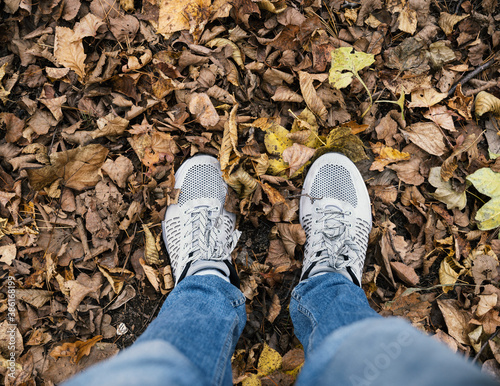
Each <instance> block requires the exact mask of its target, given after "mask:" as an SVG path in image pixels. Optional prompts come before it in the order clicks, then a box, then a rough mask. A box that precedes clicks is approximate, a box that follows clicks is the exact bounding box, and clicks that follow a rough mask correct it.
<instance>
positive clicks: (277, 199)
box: [259, 182, 285, 205]
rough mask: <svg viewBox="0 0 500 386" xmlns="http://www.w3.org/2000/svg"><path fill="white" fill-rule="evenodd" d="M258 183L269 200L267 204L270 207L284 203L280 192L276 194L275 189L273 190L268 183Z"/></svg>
mask: <svg viewBox="0 0 500 386" xmlns="http://www.w3.org/2000/svg"><path fill="white" fill-rule="evenodd" d="M259 183H260V186H261V187H262V190H264V192H265V193H266V194H267V197H268V198H269V202H270V203H271V205H275V204H278V203H284V202H285V198H284V197H283V196H282V195H281V193H280V192H278V191H277V190H276V189H274V188H273V187H272V186H271V185H269V184H268V183H266V182H264V183H261V182H259Z"/></svg>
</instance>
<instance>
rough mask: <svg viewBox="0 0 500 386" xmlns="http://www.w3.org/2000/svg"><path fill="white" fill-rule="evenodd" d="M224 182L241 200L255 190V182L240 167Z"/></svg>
mask: <svg viewBox="0 0 500 386" xmlns="http://www.w3.org/2000/svg"><path fill="white" fill-rule="evenodd" d="M225 180H226V182H227V184H228V185H229V186H230V187H232V188H233V189H234V190H235V191H236V192H238V193H239V195H240V197H241V198H245V197H248V196H249V195H250V194H252V193H253V191H254V190H255V189H257V184H258V182H257V180H256V179H255V178H253V177H252V176H251V175H250V174H248V173H247V172H246V171H245V170H244V169H243V168H241V167H240V168H239V169H238V170H237V171H236V172H235V173H233V174H231V175H230V176H229V177H228V178H226V179H225Z"/></svg>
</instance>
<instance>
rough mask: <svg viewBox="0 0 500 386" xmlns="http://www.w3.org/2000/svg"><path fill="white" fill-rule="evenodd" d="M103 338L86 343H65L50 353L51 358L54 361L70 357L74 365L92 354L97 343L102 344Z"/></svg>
mask: <svg viewBox="0 0 500 386" xmlns="http://www.w3.org/2000/svg"><path fill="white" fill-rule="evenodd" d="M102 338H103V337H102V335H97V336H94V337H93V338H91V339H88V340H86V341H82V340H77V341H76V342H74V343H69V342H67V343H63V344H62V345H61V346H57V347H55V348H54V349H53V350H52V351H51V352H50V356H51V357H52V358H54V359H58V358H61V357H70V358H71V361H72V362H73V363H78V362H80V359H82V358H83V357H84V356H87V355H89V354H90V350H91V349H92V347H93V346H94V345H95V344H96V343H97V342H100V341H101V340H102Z"/></svg>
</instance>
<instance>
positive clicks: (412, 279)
mask: <svg viewBox="0 0 500 386" xmlns="http://www.w3.org/2000/svg"><path fill="white" fill-rule="evenodd" d="M391 268H392V270H393V272H395V273H396V275H397V276H398V277H399V278H400V279H401V280H402V281H403V282H404V283H406V284H408V285H411V286H416V285H417V284H418V283H419V282H420V278H419V277H418V275H417V274H416V273H415V270H414V269H413V268H411V267H408V266H407V265H405V264H403V263H400V262H399V261H391Z"/></svg>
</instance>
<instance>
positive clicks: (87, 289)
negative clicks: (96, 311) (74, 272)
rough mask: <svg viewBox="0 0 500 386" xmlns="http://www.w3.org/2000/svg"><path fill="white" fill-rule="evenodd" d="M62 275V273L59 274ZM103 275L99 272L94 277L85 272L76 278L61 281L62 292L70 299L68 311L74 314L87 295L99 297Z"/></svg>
mask: <svg viewBox="0 0 500 386" xmlns="http://www.w3.org/2000/svg"><path fill="white" fill-rule="evenodd" d="M58 277H60V275H59V276H58ZM101 285H102V276H101V274H100V273H99V272H97V273H95V274H94V275H93V276H92V278H90V277H89V276H88V275H86V274H84V273H80V275H79V276H78V278H77V279H76V280H67V281H64V280H63V281H62V282H61V283H59V287H60V289H61V292H63V293H64V294H65V295H66V296H67V297H69V299H68V312H69V313H70V314H74V313H75V311H76V309H77V308H78V306H79V305H80V303H81V302H82V300H83V299H84V298H85V297H86V296H87V295H90V296H94V297H95V298H97V300H98V299H99V297H98V295H97V291H98V290H99V288H101Z"/></svg>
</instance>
